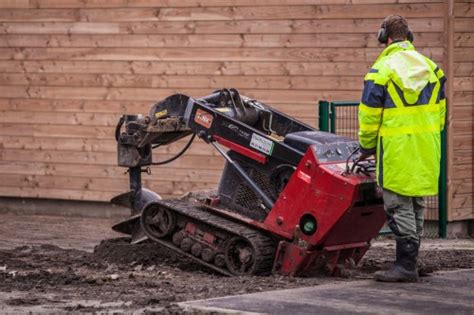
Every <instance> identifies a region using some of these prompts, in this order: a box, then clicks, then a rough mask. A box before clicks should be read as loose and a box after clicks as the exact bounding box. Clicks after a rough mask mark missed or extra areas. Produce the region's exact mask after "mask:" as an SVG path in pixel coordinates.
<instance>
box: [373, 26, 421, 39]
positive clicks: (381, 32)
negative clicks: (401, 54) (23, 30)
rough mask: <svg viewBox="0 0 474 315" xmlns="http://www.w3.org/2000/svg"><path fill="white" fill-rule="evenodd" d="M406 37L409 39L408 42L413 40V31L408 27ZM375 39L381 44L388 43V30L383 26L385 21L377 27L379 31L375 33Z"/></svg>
mask: <svg viewBox="0 0 474 315" xmlns="http://www.w3.org/2000/svg"><path fill="white" fill-rule="evenodd" d="M407 39H408V40H409V41H410V43H412V42H413V39H414V37H413V32H412V31H411V30H410V29H408V34H407ZM377 40H378V41H379V43H381V44H387V43H388V32H387V29H386V28H385V23H382V26H381V27H380V29H379V32H378V34H377Z"/></svg>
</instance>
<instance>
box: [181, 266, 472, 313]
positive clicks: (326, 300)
mask: <svg viewBox="0 0 474 315" xmlns="http://www.w3.org/2000/svg"><path fill="white" fill-rule="evenodd" d="M179 305H180V306H182V307H184V308H185V309H187V310H190V311H194V312H203V313H212V312H217V313H231V314H234V313H235V314H245V313H268V314H357V313H360V314H430V315H435V314H443V315H444V314H450V315H453V314H469V315H473V314H474V269H466V270H456V271H450V272H445V273H440V274H437V275H435V276H432V277H428V278H423V280H422V282H418V283H399V284H387V283H380V282H375V281H372V280H367V281H356V282H347V283H341V284H328V285H321V286H317V287H309V288H299V289H290V290H278V291H267V292H262V293H253V294H245V295H236V296H229V297H223V298H216V299H208V300H200V301H191V302H184V303H180V304H179Z"/></svg>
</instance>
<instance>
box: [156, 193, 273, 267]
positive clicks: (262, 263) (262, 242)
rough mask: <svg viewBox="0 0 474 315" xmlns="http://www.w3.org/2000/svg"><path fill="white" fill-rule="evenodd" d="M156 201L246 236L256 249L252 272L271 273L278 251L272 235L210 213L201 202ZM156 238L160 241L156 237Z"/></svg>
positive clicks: (204, 221)
mask: <svg viewBox="0 0 474 315" xmlns="http://www.w3.org/2000/svg"><path fill="white" fill-rule="evenodd" d="M155 203H156V204H160V205H162V206H165V207H167V208H169V209H171V210H174V211H176V212H177V213H179V214H181V215H184V216H187V217H189V218H190V219H193V220H195V221H198V222H199V223H200V224H205V225H207V226H211V227H212V228H213V229H220V230H223V231H225V232H227V233H228V234H232V235H234V236H240V237H242V238H245V239H246V240H247V241H248V242H249V243H250V244H252V246H253V248H254V249H255V256H256V267H255V270H254V272H253V273H252V274H254V275H268V274H270V273H271V271H272V267H273V260H274V255H275V251H276V244H275V241H274V240H273V239H272V238H271V237H269V236H267V235H265V234H263V233H262V232H260V231H257V230H254V229H252V228H250V227H248V226H246V225H243V224H238V223H236V222H234V221H230V220H228V219H226V218H223V217H220V216H218V215H216V214H213V213H210V212H208V211H206V210H204V209H203V208H201V207H200V205H199V204H193V203H190V202H188V201H183V200H160V201H156V202H155ZM154 240H155V241H158V240H156V239H154ZM159 240H160V241H158V242H159V243H161V244H163V243H165V242H166V243H167V244H164V245H166V246H167V247H169V248H172V249H174V250H176V251H178V252H180V253H181V254H186V256H188V257H192V258H193V259H194V260H195V261H198V262H200V263H201V264H203V265H205V266H207V267H211V266H209V265H210V264H209V263H206V262H205V261H202V260H201V259H199V258H197V257H195V256H193V255H191V254H189V253H186V252H184V251H182V250H181V249H180V248H177V247H176V246H174V245H173V244H169V242H168V241H166V240H165V239H159ZM211 268H212V269H214V270H217V271H219V272H221V273H222V274H224V275H230V272H229V271H228V270H227V269H221V268H219V267H217V266H215V265H212V267H211Z"/></svg>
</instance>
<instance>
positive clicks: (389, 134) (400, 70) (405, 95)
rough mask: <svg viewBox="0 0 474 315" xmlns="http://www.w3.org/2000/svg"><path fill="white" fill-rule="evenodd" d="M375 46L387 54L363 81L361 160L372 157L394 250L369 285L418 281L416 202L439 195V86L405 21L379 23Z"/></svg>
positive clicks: (439, 76) (438, 75)
mask: <svg viewBox="0 0 474 315" xmlns="http://www.w3.org/2000/svg"><path fill="white" fill-rule="evenodd" d="M378 40H379V42H380V43H383V44H385V45H386V48H385V49H384V51H383V52H382V53H381V54H380V56H379V57H378V58H377V60H376V61H375V63H374V65H373V66H372V69H370V71H369V72H368V73H367V75H366V76H365V79H364V80H365V81H364V91H363V94H362V101H361V103H360V105H359V143H360V151H361V157H360V158H361V159H364V158H367V157H369V156H371V155H373V154H376V160H377V173H376V176H377V182H378V185H379V186H380V187H382V189H383V199H384V206H385V212H386V214H387V223H388V225H389V227H390V229H391V230H392V231H393V233H394V234H395V236H396V243H397V247H396V261H395V264H394V265H393V266H392V267H391V268H390V269H389V270H388V271H379V272H377V273H376V274H375V278H376V279H377V280H379V281H387V282H397V281H404V282H411V281H417V280H418V272H417V270H416V259H417V256H418V250H419V247H420V237H421V235H422V232H423V208H424V203H423V197H424V196H430V195H436V194H437V193H438V177H439V168H440V158H441V144H440V132H441V130H443V128H444V122H445V114H446V98H445V93H444V83H445V81H446V79H445V77H444V74H443V71H442V70H441V69H439V68H438V67H437V66H436V64H435V63H434V62H433V61H431V60H430V59H428V58H427V57H425V56H423V55H422V54H420V53H418V52H417V51H416V50H415V47H414V46H413V45H412V41H413V34H412V32H411V31H410V29H409V27H408V23H407V21H406V20H405V18H403V17H401V16H398V15H391V16H388V17H386V18H385V19H384V21H383V23H382V26H381V28H380V30H379V34H378Z"/></svg>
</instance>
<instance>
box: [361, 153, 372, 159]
mask: <svg viewBox="0 0 474 315" xmlns="http://www.w3.org/2000/svg"><path fill="white" fill-rule="evenodd" d="M372 155H374V154H372V153H361V154H360V155H359V158H358V160H359V161H363V160H366V159H368V158H369V157H371V156H372Z"/></svg>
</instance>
